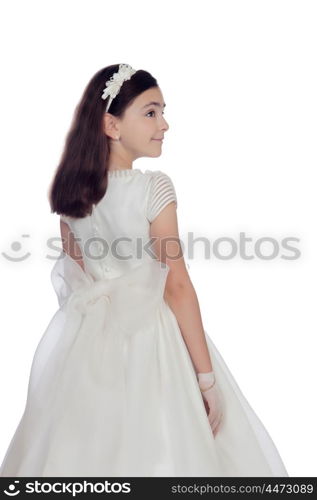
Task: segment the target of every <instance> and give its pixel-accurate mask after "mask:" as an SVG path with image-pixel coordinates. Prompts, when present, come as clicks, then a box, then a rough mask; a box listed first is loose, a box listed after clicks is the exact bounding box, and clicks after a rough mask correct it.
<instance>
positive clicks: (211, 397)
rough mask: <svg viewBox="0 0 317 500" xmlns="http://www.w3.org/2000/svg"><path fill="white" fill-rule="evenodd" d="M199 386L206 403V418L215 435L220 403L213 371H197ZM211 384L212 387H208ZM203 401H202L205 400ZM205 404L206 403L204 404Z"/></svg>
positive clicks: (218, 423) (219, 416)
mask: <svg viewBox="0 0 317 500" xmlns="http://www.w3.org/2000/svg"><path fill="white" fill-rule="evenodd" d="M197 376H198V383H199V388H200V391H201V393H202V396H203V398H204V400H205V401H206V402H207V404H208V408H209V413H208V420H209V423H210V426H211V428H212V432H213V434H214V436H216V434H217V432H218V430H219V426H220V423H221V419H222V416H223V414H222V405H221V398H220V394H219V391H218V389H217V382H216V380H215V376H214V372H213V371H212V372H208V373H198V374H197ZM211 385H212V387H210V386H211ZM205 401H204V402H205ZM205 406H206V405H205Z"/></svg>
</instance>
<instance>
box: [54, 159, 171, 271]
mask: <svg viewBox="0 0 317 500" xmlns="http://www.w3.org/2000/svg"><path fill="white" fill-rule="evenodd" d="M172 201H175V203H176V206H177V198H176V193H175V189H174V185H173V183H172V181H171V179H170V177H169V176H168V175H167V174H165V173H163V172H162V171H160V170H156V171H150V170H146V171H145V172H142V171H141V170H140V169H125V170H112V171H109V172H108V187H107V190H106V193H105V195H104V197H103V198H102V199H101V200H100V201H99V202H98V203H97V204H96V205H93V209H92V214H91V215H88V216H86V217H84V218H73V217H70V216H65V215H61V219H62V220H63V221H65V222H66V223H67V224H68V225H69V227H70V229H71V230H72V232H73V234H74V237H75V238H76V242H77V243H78V245H79V247H80V249H81V253H82V256H83V261H84V265H85V270H86V272H87V273H88V274H90V275H91V276H92V277H93V278H94V279H96V280H98V279H103V278H114V277H117V276H120V275H121V274H124V273H125V272H126V271H129V270H131V268H134V267H136V266H138V265H139V264H140V263H141V262H142V261H144V260H148V259H153V258H155V256H154V253H153V248H152V249H151V246H150V244H149V241H150V223H151V222H152V221H153V220H154V219H155V218H156V217H157V215H158V214H159V213H160V212H161V210H163V208H164V207H165V206H166V205H167V204H169V203H171V202H172Z"/></svg>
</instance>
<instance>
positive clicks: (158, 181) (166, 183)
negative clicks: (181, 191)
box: [146, 170, 177, 222]
mask: <svg viewBox="0 0 317 500" xmlns="http://www.w3.org/2000/svg"><path fill="white" fill-rule="evenodd" d="M172 201H174V202H175V203H176V208H177V197H176V192H175V188H174V185H173V182H172V180H171V178H170V177H169V176H168V175H167V174H165V173H164V172H161V171H160V170H158V171H157V172H155V175H153V177H152V179H151V184H150V192H149V198H148V205H147V214H146V216H147V219H148V220H149V222H152V221H153V220H154V219H155V218H156V217H157V216H158V215H159V213H160V212H161V211H162V210H163V208H165V207H166V206H167V205H168V204H169V203H171V202H172Z"/></svg>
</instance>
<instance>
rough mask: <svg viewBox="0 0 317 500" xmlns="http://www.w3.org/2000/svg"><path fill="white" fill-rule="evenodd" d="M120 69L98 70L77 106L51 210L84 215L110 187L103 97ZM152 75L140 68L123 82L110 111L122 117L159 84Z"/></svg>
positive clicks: (54, 184)
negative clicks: (138, 97) (141, 97)
mask: <svg viewBox="0 0 317 500" xmlns="http://www.w3.org/2000/svg"><path fill="white" fill-rule="evenodd" d="M118 70H119V64H113V65H111V66H107V67H106V68H103V69H101V70H100V71H98V72H97V73H96V74H95V75H94V76H93V77H92V79H91V80H90V82H89V83H88V85H87V87H86V89H85V90H84V93H83V96H82V98H81V100H80V102H79V104H78V105H77V107H76V109H75V113H74V117H73V121H72V124H71V128H70V130H69V132H68V134H67V137H66V140H65V147H64V151H63V153H62V157H61V160H60V163H59V165H58V166H57V168H56V171H55V175H54V178H53V181H52V183H51V185H50V189H49V195H48V197H49V203H50V206H51V212H52V213H54V212H56V213H57V214H63V215H68V216H70V217H75V218H82V217H86V216H87V215H91V213H92V205H93V204H96V203H98V201H100V200H101V198H102V197H103V196H104V195H105V193H106V190H107V186H108V176H107V172H108V163H109V154H110V141H109V139H108V137H107V135H106V134H105V132H104V121H103V118H104V113H105V110H106V106H107V103H108V99H109V97H108V98H107V99H105V100H104V99H101V95H102V91H103V89H104V88H105V86H106V81H107V80H109V79H110V77H111V76H112V75H113V73H116V72H117V71H118ZM157 86H158V83H157V81H156V79H155V78H153V76H152V75H151V74H150V73H148V72H147V71H144V70H141V69H140V70H138V71H136V73H134V74H133V75H132V76H131V78H130V80H126V81H124V82H123V84H122V86H121V88H120V91H119V93H118V95H117V96H116V97H115V98H114V99H113V101H112V103H111V105H110V107H109V110H108V112H109V113H111V114H112V115H114V116H117V117H120V118H122V117H123V115H124V112H125V109H126V108H127V106H128V105H130V104H132V102H133V100H134V99H135V98H136V97H137V96H138V95H139V94H141V93H142V92H144V91H145V90H148V89H149V88H151V87H157Z"/></svg>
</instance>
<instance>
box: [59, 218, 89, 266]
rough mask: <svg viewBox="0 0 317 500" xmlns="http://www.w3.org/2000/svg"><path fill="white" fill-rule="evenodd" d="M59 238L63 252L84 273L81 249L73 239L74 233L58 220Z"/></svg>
mask: <svg viewBox="0 0 317 500" xmlns="http://www.w3.org/2000/svg"><path fill="white" fill-rule="evenodd" d="M60 228H61V237H62V244H63V251H64V252H65V253H67V254H68V255H69V256H70V257H71V258H72V259H74V260H75V262H77V264H79V265H80V267H81V268H82V270H83V271H85V266H84V261H83V257H82V253H81V249H80V247H79V245H78V243H77V241H76V240H75V238H74V233H73V232H72V230H71V229H70V227H69V225H68V224H67V223H66V222H64V221H62V220H61V219H60Z"/></svg>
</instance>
